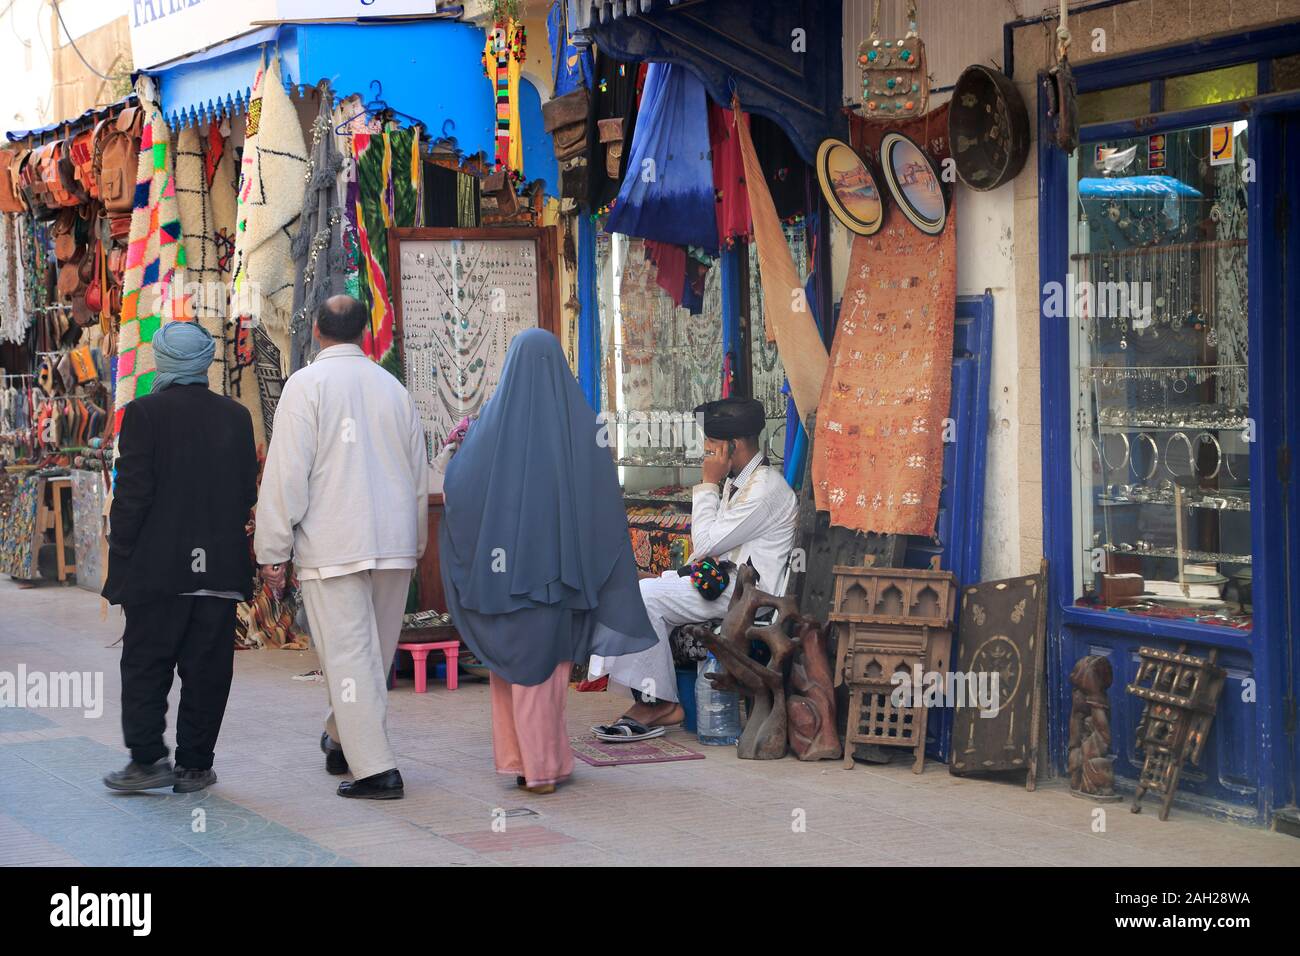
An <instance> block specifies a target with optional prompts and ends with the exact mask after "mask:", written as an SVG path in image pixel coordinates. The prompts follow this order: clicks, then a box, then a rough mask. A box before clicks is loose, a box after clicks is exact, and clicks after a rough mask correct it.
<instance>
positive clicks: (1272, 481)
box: [1038, 28, 1300, 823]
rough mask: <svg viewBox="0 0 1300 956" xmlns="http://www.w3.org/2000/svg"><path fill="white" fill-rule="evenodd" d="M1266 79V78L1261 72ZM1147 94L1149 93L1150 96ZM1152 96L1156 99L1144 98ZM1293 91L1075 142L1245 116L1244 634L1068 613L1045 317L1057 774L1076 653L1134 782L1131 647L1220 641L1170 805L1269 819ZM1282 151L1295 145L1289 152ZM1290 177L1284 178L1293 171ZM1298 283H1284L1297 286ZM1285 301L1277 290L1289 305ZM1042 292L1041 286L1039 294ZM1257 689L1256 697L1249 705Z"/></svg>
mask: <svg viewBox="0 0 1300 956" xmlns="http://www.w3.org/2000/svg"><path fill="white" fill-rule="evenodd" d="M1296 50H1300V31H1297V30H1296V29H1295V28H1288V29H1283V30H1275V31H1256V32H1254V33H1251V34H1243V35H1238V36H1236V37H1226V38H1218V39H1216V40H1212V41H1200V42H1198V43H1195V44H1190V45H1188V46H1186V47H1181V48H1172V49H1166V50H1161V51H1155V52H1151V53H1143V54H1138V55H1136V56H1133V57H1128V58H1120V59H1116V60H1111V61H1107V62H1105V63H1099V64H1095V65H1083V66H1080V67H1078V68H1077V69H1076V76H1077V77H1078V80H1079V89H1080V92H1081V93H1082V92H1088V91H1091V90H1097V89H1103V88H1109V87H1113V86H1122V85H1126V84H1130V83H1134V82H1147V81H1151V80H1156V79H1157V78H1158V77H1162V76H1167V75H1176V74H1179V73H1188V72H1196V71H1198V70H1203V69H1210V68H1214V67H1219V66H1224V65H1228V64H1230V63H1234V62H1247V61H1252V60H1255V59H1258V58H1259V57H1260V56H1261V55H1265V56H1267V55H1281V54H1284V53H1288V52H1295V51H1296ZM1261 73H1262V71H1261ZM1153 89H1155V87H1153ZM1264 89H1267V87H1266V86H1265V87H1264ZM1153 97H1154V94H1153ZM1297 116H1300V93H1294V92H1291V93H1282V94H1271V95H1264V96H1261V97H1258V98H1256V99H1254V100H1250V101H1245V102H1236V103H1228V104H1220V105H1216V106H1209V107H1201V108H1197V109H1194V110H1188V111H1185V112H1180V113H1176V114H1174V113H1162V114H1159V115H1157V116H1148V117H1142V118H1139V119H1135V120H1127V121H1124V122H1119V123H1109V124H1105V125H1101V124H1099V125H1096V126H1091V127H1084V129H1083V130H1082V134H1081V146H1080V149H1081V150H1084V149H1086V148H1087V147H1086V146H1084V145H1082V144H1083V143H1091V142H1097V141H1098V140H1102V139H1106V138H1115V137H1121V136H1126V137H1132V136H1139V135H1145V134H1148V133H1155V132H1161V131H1167V130H1171V129H1175V128H1180V127H1186V126H1191V125H1200V124H1204V123H1208V122H1216V121H1217V122H1231V121H1234V120H1240V119H1243V118H1244V119H1247V120H1248V121H1249V123H1250V128H1249V130H1250V131H1249V145H1248V151H1249V155H1250V156H1251V158H1252V159H1254V160H1255V163H1256V170H1255V172H1256V175H1255V180H1254V181H1253V182H1250V183H1247V184H1246V190H1247V204H1248V245H1247V255H1248V271H1249V284H1248V298H1249V302H1248V328H1249V341H1250V344H1249V355H1250V369H1249V389H1250V408H1249V414H1250V417H1251V418H1252V419H1253V420H1254V422H1255V426H1256V441H1255V442H1254V443H1253V444H1252V445H1251V451H1250V469H1251V471H1250V474H1251V498H1252V512H1251V534H1252V548H1253V569H1254V580H1253V598H1254V612H1255V613H1254V629H1253V630H1252V631H1251V632H1249V633H1243V632H1239V631H1234V630H1231V629H1227V628H1218V627H1212V626H1200V625H1194V624H1188V623H1184V622H1171V621H1161V620H1155V619H1144V618H1141V617H1139V616H1137V615H1128V614H1122V613H1110V612H1105V611H1098V610H1092V609H1085V608H1079V607H1075V606H1074V598H1075V595H1074V593H1073V591H1074V585H1073V561H1074V556H1075V552H1076V551H1077V548H1076V546H1075V543H1074V541H1073V533H1074V532H1073V528H1074V522H1073V504H1072V498H1073V477H1072V474H1071V467H1072V462H1073V455H1072V448H1071V435H1072V431H1073V424H1074V423H1073V422H1072V421H1071V411H1070V409H1071V389H1072V388H1073V379H1074V377H1073V375H1072V372H1071V368H1070V335H1071V329H1070V325H1069V322H1068V321H1063V320H1052V319H1048V320H1044V319H1043V318H1042V317H1041V302H1040V320H1039V345H1040V358H1041V368H1042V383H1041V387H1042V408H1043V425H1044V427H1043V445H1042V456H1043V534H1044V547H1045V549H1046V551H1047V554H1048V557H1049V560H1050V562H1051V564H1050V571H1049V619H1048V627H1049V645H1048V646H1049V649H1050V650H1049V661H1048V687H1049V696H1050V699H1049V712H1050V714H1051V722H1050V726H1049V745H1050V748H1051V755H1052V760H1053V762H1054V764H1055V767H1056V769H1057V771H1058V772H1062V773H1063V772H1065V759H1066V748H1067V732H1068V715H1069V709H1070V687H1069V684H1068V679H1067V675H1068V674H1069V671H1070V669H1071V667H1072V666H1073V664H1074V661H1075V660H1076V659H1077V658H1078V657H1081V656H1083V655H1085V654H1090V653H1100V654H1106V655H1108V656H1109V657H1110V659H1111V663H1112V666H1113V669H1114V673H1115V682H1114V684H1113V685H1112V686H1111V690H1110V702H1111V707H1112V721H1111V723H1112V730H1113V738H1112V745H1111V749H1112V752H1113V753H1114V754H1115V756H1116V770H1117V773H1118V774H1119V775H1120V776H1121V777H1128V778H1132V777H1135V776H1136V768H1137V765H1138V764H1137V762H1138V755H1137V754H1136V753H1135V752H1134V746H1133V741H1134V738H1135V731H1136V727H1135V724H1136V720H1137V717H1138V715H1139V713H1140V708H1139V707H1138V706H1137V702H1136V701H1135V700H1134V698H1132V696H1131V695H1129V694H1127V692H1126V689H1125V688H1126V685H1127V683H1128V682H1129V681H1130V680H1131V679H1132V676H1133V673H1134V670H1135V662H1136V651H1137V648H1138V647H1140V646H1143V645H1155V646H1159V647H1164V648H1167V649H1172V648H1174V647H1176V646H1177V645H1178V644H1179V643H1182V642H1186V643H1188V644H1189V645H1190V650H1191V651H1192V652H1193V653H1205V652H1206V650H1207V649H1208V648H1211V647H1217V648H1219V653H1220V663H1221V664H1222V665H1223V666H1224V667H1226V668H1227V670H1228V675H1229V676H1228V681H1227V686H1226V688H1225V690H1224V695H1223V697H1222V699H1221V700H1220V704H1219V712H1218V716H1217V717H1216V719H1215V723H1214V726H1213V729H1212V731H1211V740H1210V743H1209V746H1208V747H1207V750H1206V753H1205V755H1204V757H1203V759H1202V762H1201V766H1200V767H1199V768H1189V769H1188V770H1187V771H1185V772H1184V777H1183V782H1182V784H1181V785H1180V788H1179V793H1180V798H1179V800H1178V802H1179V803H1180V805H1183V806H1187V805H1191V806H1195V807H1198V808H1199V809H1202V810H1205V811H1208V812H1212V813H1220V814H1224V815H1227V816H1233V817H1237V818H1241V819H1247V820H1252V821H1255V822H1260V823H1266V822H1268V820H1269V819H1270V818H1271V815H1272V813H1273V811H1274V810H1276V809H1278V808H1280V807H1282V806H1286V805H1288V804H1289V803H1292V802H1294V800H1295V787H1296V764H1297V752H1296V744H1295V740H1294V733H1293V732H1294V706H1295V705H1294V692H1295V690H1294V689H1295V685H1296V681H1297V678H1298V676H1300V675H1297V671H1296V667H1297V662H1296V660H1295V653H1294V649H1293V647H1292V644H1293V641H1294V637H1293V635H1294V634H1295V633H1296V631H1295V626H1296V620H1297V609H1298V608H1300V593H1298V583H1297V581H1296V576H1297V575H1296V571H1295V570H1294V566H1295V562H1296V558H1297V555H1298V554H1300V549H1298V545H1300V532H1297V515H1296V510H1297V509H1296V508H1295V507H1294V505H1293V504H1291V506H1289V503H1288V501H1287V498H1286V492H1287V491H1288V485H1289V488H1290V489H1291V491H1290V494H1291V496H1292V498H1294V495H1295V494H1296V492H1295V490H1294V489H1296V488H1297V484H1296V479H1297V475H1296V467H1297V465H1296V461H1295V455H1294V454H1292V455H1291V456H1290V459H1289V460H1288V459H1287V458H1286V452H1285V449H1286V448H1287V447H1288V444H1289V447H1291V448H1295V447H1297V446H1296V435H1297V418H1298V417H1300V403H1298V402H1297V373H1298V371H1300V370H1298V368H1297V358H1296V355H1295V354H1294V353H1295V352H1296V344H1297V341H1298V340H1300V322H1298V311H1297V304H1296V295H1295V290H1294V289H1289V290H1288V289H1287V288H1286V283H1285V278H1286V276H1287V275H1288V274H1289V275H1290V276H1296V275H1297V264H1298V263H1300V254H1297V250H1296V246H1297V244H1300V227H1298V226H1297V214H1296V206H1297V205H1300V203H1297V201H1296V200H1294V199H1292V200H1291V201H1290V203H1289V204H1288V202H1287V200H1286V197H1287V194H1288V192H1290V194H1291V195H1292V196H1294V195H1297V193H1296V191H1295V190H1296V187H1297V185H1298V184H1297V179H1300V174H1297V172H1296V167H1297V166H1300V134H1297V133H1295V132H1294V131H1293V130H1294V127H1295V125H1296V117H1297ZM1051 128H1052V121H1051V120H1050V119H1049V118H1048V116H1047V104H1046V101H1045V97H1044V96H1043V93H1042V90H1041V87H1040V93H1039V129H1040V130H1042V131H1043V136H1042V137H1040V140H1039V150H1038V163H1039V167H1038V168H1039V276H1040V282H1041V283H1042V284H1043V287H1046V284H1047V283H1049V282H1052V281H1056V282H1064V281H1065V277H1066V271H1067V269H1068V266H1069V258H1068V257H1069V228H1070V222H1071V209H1070V201H1071V200H1070V183H1069V175H1068V174H1069V164H1068V160H1067V157H1066V156H1065V155H1064V154H1063V153H1061V152H1060V151H1059V150H1057V149H1055V148H1053V147H1052V146H1050V145H1049V144H1048V141H1047V140H1048V137H1047V135H1046V134H1047V131H1048V130H1050V129H1051ZM1291 150H1297V151H1295V152H1291ZM1288 167H1290V173H1288V172H1287V169H1288ZM1293 284H1294V280H1293ZM1284 291H1285V292H1286V294H1285V296H1284ZM1040 295H1042V291H1041V289H1040ZM1252 688H1253V694H1254V700H1253V702H1252V701H1251V700H1250V699H1249V698H1250V692H1251V690H1252Z"/></svg>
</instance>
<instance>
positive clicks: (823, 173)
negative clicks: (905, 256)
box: [817, 139, 885, 236]
mask: <svg viewBox="0 0 1300 956" xmlns="http://www.w3.org/2000/svg"><path fill="white" fill-rule="evenodd" d="M817 179H818V181H819V182H820V183H821V186H822V195H823V196H825V197H826V203H827V205H829V206H830V207H831V212H833V213H835V218H836V219H838V220H839V221H840V222H842V223H844V225H845V226H846V227H847V228H849V229H851V230H852V231H853V232H856V233H857V234H858V235H860V236H870V235H872V234H873V233H876V232H878V231H879V230H880V227H881V225H882V224H883V223H884V221H885V205H884V197H883V196H881V194H880V185H879V183H878V182H877V180H876V177H875V175H874V174H873V173H872V172H871V170H870V169H869V168H868V167H867V164H866V163H864V162H863V161H862V158H861V157H860V156H858V154H857V153H855V152H854V151H853V147H851V146H850V145H849V144H848V143H845V142H842V141H841V140H838V139H828V140H824V141H823V142H822V144H821V147H820V148H819V149H818V150H817Z"/></svg>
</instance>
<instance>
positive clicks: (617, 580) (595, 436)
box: [439, 329, 656, 793]
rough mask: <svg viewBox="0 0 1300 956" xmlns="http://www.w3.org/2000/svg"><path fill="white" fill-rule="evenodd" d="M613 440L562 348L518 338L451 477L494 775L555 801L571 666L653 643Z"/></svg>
mask: <svg viewBox="0 0 1300 956" xmlns="http://www.w3.org/2000/svg"><path fill="white" fill-rule="evenodd" d="M606 439H607V433H606V432H605V431H604V430H603V429H602V428H601V426H600V425H599V424H598V422H597V420H596V415H595V412H593V411H592V410H591V406H589V405H588V404H587V401H586V398H585V397H584V396H583V394H582V390H581V388H579V386H578V383H577V381H575V380H574V378H573V374H572V373H571V372H570V371H569V366H568V363H567V362H565V360H564V353H563V351H562V350H561V349H560V343H559V342H558V341H557V340H556V338H555V336H553V335H551V334H550V333H549V332H545V331H542V330H540V329H530V330H528V331H526V332H521V333H519V334H518V335H517V336H515V338H514V340H513V341H512V342H511V343H510V349H509V351H508V352H507V353H506V361H505V366H504V367H503V368H502V371H501V381H500V383H499V384H498V385H497V387H496V391H495V392H494V393H493V396H492V398H491V399H490V400H489V401H488V402H487V404H486V405H485V406H484V407H483V412H482V414H481V415H480V416H479V418H478V420H477V421H476V422H475V423H474V425H473V426H472V427H471V428H470V429H469V432H468V434H467V435H466V437H465V440H464V442H463V444H462V445H461V447H460V449H459V450H458V451H457V452H456V453H455V455H454V457H453V458H452V459H451V462H450V464H449V465H448V467H447V474H446V480H445V482H444V488H443V492H444V498H445V516H444V519H443V521H442V524H441V527H440V531H439V548H440V561H441V566H442V577H443V583H444V585H445V588H446V594H447V605H448V609H449V610H450V612H451V616H452V620H453V621H454V622H455V624H456V627H457V630H458V631H459V632H460V634H461V636H462V637H463V638H464V639H465V643H466V644H468V645H469V647H470V650H472V651H473V652H474V653H475V655H477V656H478V658H479V660H481V661H483V663H484V664H485V665H486V666H487V667H488V669H489V670H490V671H491V672H492V678H491V681H492V738H493V749H494V752H495V756H496V768H497V772H498V773H506V774H514V775H515V776H516V782H517V783H518V784H519V785H520V786H525V787H526V788H527V789H528V790H530V791H532V792H534V793H550V792H552V791H553V790H554V789H555V784H556V783H558V782H559V781H561V780H563V779H564V778H565V777H567V776H569V774H570V773H572V771H573V752H572V750H570V748H569V739H568V733H567V730H566V728H565V720H564V705H565V697H566V694H567V691H568V681H569V670H570V665H571V664H572V662H573V661H586V660H587V659H588V657H589V656H590V655H591V654H600V655H604V656H609V657H615V656H619V655H622V654H632V653H636V652H637V651H641V650H645V649H646V648H648V647H651V646H652V645H654V644H655V643H656V637H655V633H654V630H653V628H652V627H651V626H650V620H649V618H648V617H647V616H646V612H645V605H644V604H642V602H641V591H640V588H639V587H638V584H637V571H636V563H635V561H634V560H633V558H632V544H631V540H630V538H629V536H628V529H627V513H626V511H625V510H624V506H623V496H622V492H621V490H620V488H619V483H618V474H617V471H616V469H615V466H614V461H613V458H612V457H611V455H610V450H609V442H608V440H606Z"/></svg>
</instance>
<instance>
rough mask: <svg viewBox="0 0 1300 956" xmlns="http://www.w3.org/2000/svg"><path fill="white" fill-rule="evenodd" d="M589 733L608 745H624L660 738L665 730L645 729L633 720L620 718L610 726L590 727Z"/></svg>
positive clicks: (656, 728) (660, 728)
mask: <svg viewBox="0 0 1300 956" xmlns="http://www.w3.org/2000/svg"><path fill="white" fill-rule="evenodd" d="M591 732H592V733H593V734H595V735H596V738H597V739H598V740H604V741H608V742H609V743H625V742H630V741H636V740H649V739H650V738H651V737H662V736H663V735H664V734H665V733H666V732H667V729H666V728H664V727H647V726H646V725H645V724H643V723H641V721H639V720H633V719H632V718H631V717H620V718H619V719H618V720H616V721H614V723H612V724H599V725H598V726H595V727H592V728H591Z"/></svg>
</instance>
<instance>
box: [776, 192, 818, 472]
mask: <svg viewBox="0 0 1300 956" xmlns="http://www.w3.org/2000/svg"><path fill="white" fill-rule="evenodd" d="M810 221H811V223H812V225H811V227H810V228H811V230H812V231H813V233H814V234H816V218H815V217H810ZM803 289H804V297H805V298H806V300H807V302H808V309H809V311H811V312H812V315H813V321H814V322H816V323H817V328H818V329H821V328H822V323H821V318H820V316H818V315H817V270H816V269H815V268H814V269H813V270H812V271H810V272H809V273H808V281H807V282H805V283H804V287H803ZM781 391H782V392H784V393H785V396H786V399H785V402H786V406H785V472H784V474H785V480H786V483H787V484H788V485H789V486H790V487H791V488H793V489H794V490H795V491H801V490H802V489H803V469H804V466H805V465H806V464H807V463H808V433H807V432H805V431H804V429H803V422H802V421H801V420H800V418H799V410H798V409H797V408H795V405H794V396H792V395H791V394H790V382H789V380H788V379H787V380H786V383H785V384H784V385H782V386H781Z"/></svg>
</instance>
